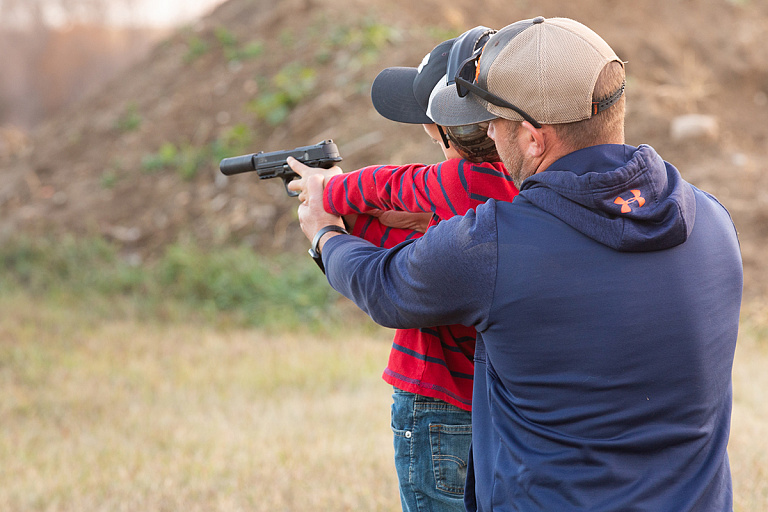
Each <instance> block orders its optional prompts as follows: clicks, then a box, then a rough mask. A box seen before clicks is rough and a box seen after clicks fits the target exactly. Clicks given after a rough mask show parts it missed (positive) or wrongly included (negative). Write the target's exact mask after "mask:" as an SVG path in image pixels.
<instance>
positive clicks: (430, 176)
mask: <svg viewBox="0 0 768 512" xmlns="http://www.w3.org/2000/svg"><path fill="white" fill-rule="evenodd" d="M492 33H493V31H492V30H490V29H488V28H486V27H477V28H475V29H472V30H470V31H468V32H466V33H464V34H462V35H461V36H459V37H457V38H456V39H452V40H449V41H445V42H443V43H441V44H439V45H438V46H436V47H435V48H434V49H433V50H432V52H431V53H430V54H428V55H427V56H425V58H424V60H423V61H422V64H421V65H420V66H419V67H418V68H387V69H385V70H383V71H382V72H381V73H380V74H379V75H378V76H377V77H376V80H375V81H374V83H373V86H372V90H371V96H372V100H373V104H374V107H375V108H376V110H377V111H378V112H379V113H380V114H381V115H383V116H384V117H386V118H388V119H391V120H393V121H397V122H402V123H409V124H422V125H423V126H424V129H425V131H426V132H427V134H428V135H429V136H430V137H431V138H432V140H433V141H434V142H435V143H437V144H438V145H439V146H440V147H441V149H442V150H443V153H444V155H445V157H446V160H445V161H443V162H440V163H437V164H432V165H423V164H411V165H404V166H391V165H383V166H370V167H364V168H362V169H359V170H357V171H353V172H350V173H345V174H341V169H339V168H338V167H335V168H333V169H330V170H322V169H311V168H309V167H306V166H303V165H302V164H300V163H298V162H295V161H292V162H290V161H289V164H290V165H291V168H292V169H293V170H294V171H296V172H297V173H298V174H300V175H301V176H302V177H307V176H309V175H311V174H313V173H323V174H324V175H325V176H326V180H325V183H326V185H325V197H324V206H325V209H326V211H328V212H329V213H334V214H337V215H341V216H344V217H345V222H348V221H349V220H350V219H352V229H351V231H350V234H352V235H356V236H359V237H361V238H364V239H366V240H368V241H370V242H371V243H373V244H375V245H378V246H381V247H387V248H389V247H394V246H395V245H397V244H398V243H400V242H403V241H405V240H408V239H413V238H417V237H419V236H421V233H418V232H415V231H409V230H403V229H392V228H388V227H387V226H385V225H383V224H382V222H380V221H379V219H378V218H377V217H376V216H377V215H379V214H380V213H381V212H389V211H400V212H411V213H421V214H424V213H426V214H429V215H430V216H431V218H430V219H429V221H428V224H427V226H426V229H429V228H430V227H432V226H434V225H436V224H438V223H439V222H440V221H441V220H443V219H447V218H450V217H452V216H454V215H463V214H464V213H466V212H467V211H468V210H469V209H473V208H475V207H477V206H478V205H480V204H482V203H484V202H485V201H486V200H488V199H489V198H495V199H498V200H509V201H511V200H512V199H513V198H514V196H515V195H516V194H517V189H516V188H515V186H514V185H513V183H512V181H511V179H510V177H509V175H508V174H507V173H506V170H505V168H504V166H503V164H502V163H501V162H500V161H499V157H498V154H497V153H496V149H495V145H494V144H493V141H491V140H490V139H489V138H488V137H487V135H486V132H485V130H486V128H487V123H483V124H479V125H469V126H460V127H450V128H446V129H444V128H443V127H440V126H438V125H436V124H434V122H433V121H432V120H431V119H430V118H429V117H428V115H427V112H428V106H429V98H430V96H431V95H432V94H433V93H435V92H436V91H438V90H440V89H441V88H442V87H445V86H447V78H448V77H452V69H454V68H456V67H457V64H459V63H460V62H463V61H464V60H465V59H467V58H469V57H470V56H471V55H472V54H473V53H474V52H475V51H477V50H478V49H480V48H482V45H483V44H484V43H485V41H486V40H487V39H488V37H489V36H490V35H491V34H492ZM302 181H303V180H295V181H293V182H292V183H291V185H289V188H292V189H293V190H297V191H301V189H302V186H303V184H302ZM300 199H301V197H300ZM351 216H352V217H351ZM459 292H460V291H459ZM475 337H476V332H475V329H474V328H473V327H467V326H463V325H446V326H434V327H429V328H422V329H398V330H397V331H396V332H395V337H394V341H393V345H392V350H391V351H390V357H389V361H388V364H387V367H386V369H385V370H384V374H383V376H382V377H383V379H384V380H385V381H386V382H387V383H389V384H391V385H392V386H393V388H394V394H393V405H392V429H393V433H394V446H395V465H396V467H397V472H398V477H399V481H400V482H399V483H400V496H401V502H402V506H403V510H404V511H405V512H410V511H415V510H422V509H423V507H418V508H417V501H418V502H422V501H423V500H429V501H430V507H431V508H428V509H429V510H440V511H453V510H456V511H459V510H461V511H463V510H464V504H463V494H464V486H465V478H466V470H467V459H468V455H469V445H470V442H471V412H470V411H471V407H472V381H473V371H474V369H473V368H474V364H473V358H474V351H475Z"/></svg>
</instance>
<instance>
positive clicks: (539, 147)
mask: <svg viewBox="0 0 768 512" xmlns="http://www.w3.org/2000/svg"><path fill="white" fill-rule="evenodd" d="M546 128H547V127H546V126H542V127H541V128H535V127H534V126H533V125H532V124H531V123H529V122H528V121H523V122H522V123H521V130H522V132H521V134H520V135H522V144H523V146H522V147H523V152H524V153H525V154H526V155H528V156H529V157H531V158H539V157H541V156H542V155H543V154H544V152H545V151H546V149H547V140H548V137H547V133H545V132H546Z"/></svg>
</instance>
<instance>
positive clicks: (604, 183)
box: [520, 144, 696, 252]
mask: <svg viewBox="0 0 768 512" xmlns="http://www.w3.org/2000/svg"><path fill="white" fill-rule="evenodd" d="M693 191H694V189H693V186H692V185H690V184H689V183H688V182H686V181H685V180H683V178H682V177H681V176H680V173H679V172H678V170H677V169H676V168H675V167H674V166H672V165H671V164H669V163H668V162H665V161H664V160H662V158H661V157H660V156H659V154H658V153H656V151H655V150H654V149H653V148H652V147H650V146H646V145H641V146H639V147H637V148H635V147H633V146H626V145H621V144H605V145H600V146H592V147H589V148H585V149H581V150H578V151H575V152H573V153H571V154H569V155H566V156H564V157H563V158H560V159H559V160H557V161H556V162H554V163H553V164H552V165H551V166H550V167H549V168H548V169H547V170H546V171H543V172H540V173H537V174H534V175H533V176H530V177H529V178H527V179H526V180H525V181H524V182H523V184H522V187H521V190H520V196H522V197H525V198H526V199H528V200H529V201H530V202H532V203H533V204H535V205H536V206H538V207H539V208H541V209H542V210H544V211H546V212H548V213H550V214H552V215H554V216H555V217H557V218H559V219H560V220H562V221H563V222H565V223H566V224H568V225H570V226H571V227H573V228H574V229H576V230H578V231H580V232H581V233H583V234H584V235H586V236H588V237H590V238H592V239H593V240H596V241H598V242H600V243H602V244H604V245H607V246H608V247H611V248H613V249H616V250H619V251H627V252H640V251H657V250H662V249H669V248H670V247H674V246H676V245H679V244H682V243H683V242H685V241H686V239H687V238H688V236H689V235H690V233H691V230H692V229H693V222H694V218H695V217H696V200H695V197H694V192H693Z"/></svg>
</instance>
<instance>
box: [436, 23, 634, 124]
mask: <svg viewBox="0 0 768 512" xmlns="http://www.w3.org/2000/svg"><path fill="white" fill-rule="evenodd" d="M612 61H617V62H619V63H621V64H622V66H623V65H624V64H623V62H622V61H621V59H619V57H618V56H616V53H615V52H614V51H613V50H612V49H611V47H610V46H608V43H606V42H605V41H604V40H603V39H602V38H601V37H600V36H598V35H597V34H596V33H595V32H593V31H592V30H591V29H590V28H588V27H586V26H585V25H582V24H581V23H579V22H577V21H574V20H572V19H568V18H543V17H537V18H533V19H530V20H523V21H518V22H517V23H513V24H511V25H508V26H506V27H504V28H503V29H501V30H499V31H498V32H497V33H496V34H494V35H493V36H491V38H490V39H489V40H488V43H487V44H486V45H485V48H484V49H483V51H482V54H480V56H479V58H476V59H474V60H472V59H470V60H467V61H466V63H465V64H464V65H463V66H462V67H461V68H460V69H459V70H458V71H457V73H456V77H455V82H456V87H448V88H445V89H443V90H442V91H440V92H439V93H437V94H435V95H434V96H433V97H432V98H431V99H430V105H429V110H430V115H431V117H432V118H433V119H434V121H435V122H436V123H437V124H440V125H444V126H459V125H465V124H473V123H479V122H482V121H487V120H489V119H493V118H496V117H503V118H506V119H511V120H513V121H523V120H528V121H529V122H530V121H532V120H533V121H534V122H532V123H531V124H533V125H534V126H536V125H537V124H561V123H571V122H575V121H581V120H582V119H588V118H590V117H592V116H593V115H594V114H596V113H598V112H600V111H602V110H605V109H606V108H609V107H610V106H611V105H613V104H614V103H615V102H616V101H618V99H619V98H621V95H622V94H623V92H624V87H623V86H622V87H621V88H620V89H619V90H617V91H616V92H615V93H614V94H613V95H612V96H611V97H610V98H608V99H607V100H605V101H601V102H599V103H595V102H593V101H592V92H593V90H594V88H595V82H596V81H597V77H598V75H599V74H600V72H601V71H602V70H603V67H605V65H606V64H608V63H609V62H612ZM468 82H469V83H468ZM478 106H482V107H483V108H482V109H478Z"/></svg>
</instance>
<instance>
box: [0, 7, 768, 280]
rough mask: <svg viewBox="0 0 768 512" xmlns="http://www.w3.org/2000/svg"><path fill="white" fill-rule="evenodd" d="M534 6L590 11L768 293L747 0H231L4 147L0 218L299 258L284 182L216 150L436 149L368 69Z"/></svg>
mask: <svg viewBox="0 0 768 512" xmlns="http://www.w3.org/2000/svg"><path fill="white" fill-rule="evenodd" d="M537 15H543V16H567V17H572V18H575V19H578V20H579V21H582V22H584V23H586V24H587V25H589V26H591V27H592V28H594V29H595V30H596V31H597V32H598V33H600V34H601V35H602V36H603V37H604V38H605V39H606V40H607V41H608V42H609V43H610V44H611V45H612V46H613V47H614V49H615V50H616V51H617V53H618V54H619V55H620V56H621V57H622V58H623V59H624V60H626V61H627V62H628V65H627V71H628V83H627V95H628V109H629V110H628V120H627V142H628V143H629V144H634V145H637V144H640V143H646V144H650V145H652V146H654V147H655V148H657V149H658V150H659V152H660V153H661V154H662V155H663V156H664V157H665V158H666V159H667V160H669V161H671V162H672V163H673V164H675V165H676V166H677V167H678V168H679V169H680V170H681V172H682V173H683V175H684V176H685V177H686V178H687V179H688V180H689V181H691V182H692V183H694V184H695V185H697V186H699V187H700V188H703V189H705V190H707V191H709V192H711V193H713V194H714V195H716V196H717V197H718V198H719V199H720V200H721V201H722V202H723V203H724V204H725V205H726V206H727V207H728V208H729V210H730V211H731V213H732V215H733V218H734V221H735V223H736V226H737V228H738V229H739V232H740V235H741V242H742V249H743V253H744V260H745V267H746V280H747V293H749V294H753V295H754V294H757V293H761V294H762V293H764V292H765V291H766V290H768V274H766V271H765V260H766V258H765V257H764V256H763V253H764V252H765V248H766V240H768V177H766V173H765V172H764V164H763V162H762V161H761V160H762V157H763V156H764V154H765V147H766V139H767V136H768V123H767V122H766V121H768V30H767V29H768V4H766V3H764V2H745V1H737V0H730V1H727V0H703V1H700V2H696V3H695V5H694V4H691V3H689V2H668V1H666V0H648V1H645V2H636V3H634V4H633V5H632V6H631V7H627V6H625V5H624V4H623V3H619V2H611V1H608V0H589V1H582V2H571V3H569V4H564V3H563V2H560V1H554V0H545V1H538V2H532V1H522V2H515V3H513V4H510V2H502V1H500V0H494V1H488V2H484V5H483V8H482V9H478V8H477V7H472V8H469V7H467V8H464V7H456V6H452V7H446V4H445V3H444V2H437V1H434V0H425V1H422V2H408V1H403V0H396V1H389V2H376V1H370V0H368V1H362V0H284V1H281V2H272V1H271V0H230V1H229V2H226V3H224V4H223V5H221V6H220V7H219V8H218V9H217V10H215V11H214V12H213V13H212V14H211V15H210V16H208V17H206V18H204V19H202V20H200V21H199V22H197V23H196V24H195V25H194V26H191V27H187V28H185V29H182V30H179V31H178V32H176V33H175V34H174V35H173V36H172V37H170V38H168V39H167V40H165V41H164V42H162V43H161V44H159V45H158V46H157V47H156V48H155V49H154V50H153V51H152V52H151V54H150V56H149V57H148V58H147V59H146V60H144V61H142V62H141V63H140V64H138V65H136V66H134V67H133V68H131V69H130V70H129V71H128V72H126V73H124V74H122V75H121V76H120V77H119V78H118V79H116V80H114V81H113V82H111V83H110V84H109V85H108V86H107V87H105V88H104V89H103V90H101V91H100V92H99V93H97V94H96V95H93V96H90V97H89V98H88V100H86V101H81V102H79V103H78V104H76V105H74V106H72V107H71V108H68V109H67V110H66V111H65V112H62V113H61V114H60V115H58V116H56V117H55V118H53V119H51V120H49V121H48V122H46V123H45V124H44V125H43V126H42V127H41V128H40V129H39V130H37V131H36V132H35V133H34V134H33V136H32V137H31V138H30V140H29V141H26V143H25V144H24V145H23V150H22V151H20V153H21V154H20V155H19V154H17V155H16V156H14V157H9V156H2V154H0V158H2V161H0V173H2V175H3V180H2V183H1V184H0V234H2V235H4V236H8V235H10V234H13V233H17V232H29V233H49V232H66V233H73V234H75V235H78V236H79V235H100V236H106V237H110V238H112V239H114V240H115V241H117V242H118V243H120V244H121V245H122V247H123V248H124V250H125V254H126V256H128V257H131V258H134V259H136V260H141V259H149V258H152V257H153V256H154V255H156V254H158V252H159V251H162V250H163V248H164V247H165V246H166V245H167V244H169V243H173V242H178V241H181V240H185V239H191V240H195V241H197V242H201V243H206V244H210V245H212V246H216V245H219V244H227V243H243V242H245V243H249V244H251V245H252V246H253V247H254V248H255V250H258V251H263V252H276V251H289V252H294V251H295V252H296V254H297V256H299V255H300V256H299V257H304V255H303V253H304V251H305V247H306V242H305V240H304V238H303V236H302V235H301V233H300V231H299V229H298V225H297V222H296V217H295V209H296V202H295V200H294V199H291V198H288V197H287V196H286V195H285V192H284V190H283V188H282V185H281V184H280V183H276V182H274V181H269V182H267V181H263V182H260V181H258V180H257V179H256V176H254V175H240V176H235V177H232V178H226V177H224V176H223V175H221V173H220V172H219V171H218V168H217V162H218V160H219V159H220V158H221V157H223V156H233V155H234V154H242V153H249V152H256V151H258V150H270V151H271V150H277V149H288V148H292V147H295V146H300V145H306V144H310V143H314V142H318V141H319V140H323V139H327V138H333V139H334V140H335V141H336V142H337V143H338V144H339V148H340V150H341V153H342V156H343V157H344V162H343V165H342V167H343V168H345V169H347V170H351V169H354V168H356V167H359V166H362V165H366V164H373V163H389V162H392V163H405V162H407V161H436V160H438V159H439V158H440V154H439V153H438V152H437V150H436V148H434V147H432V146H431V145H430V144H428V143H427V142H426V138H425V136H424V135H423V134H422V132H421V127H419V126H402V125H397V124H395V123H392V122H390V121H387V120H385V119H383V118H381V117H380V116H378V115H377V114H376V112H375V111H374V109H373V108H372V106H371V104H370V98H369V88H370V83H371V82H372V80H373V78H374V77H375V76H376V74H377V73H378V72H379V71H380V70H381V69H382V68H383V67H386V66H393V65H416V64H418V62H420V60H421V58H422V56H423V55H424V54H425V53H426V52H427V51H428V50H429V49H431V48H432V47H433V46H434V45H435V44H436V43H437V42H439V41H440V40H443V39H445V38H447V37H451V36H453V35H456V34H458V33H460V32H462V31H463V30H466V29H467V28H469V27H472V26H475V25H487V26H490V27H493V28H500V27H501V26H503V25H506V24H508V23H512V22H514V21H516V20H518V19H523V18H530V17H534V16H537ZM692 114H695V115H697V116H698V117H681V116H689V115H692Z"/></svg>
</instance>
